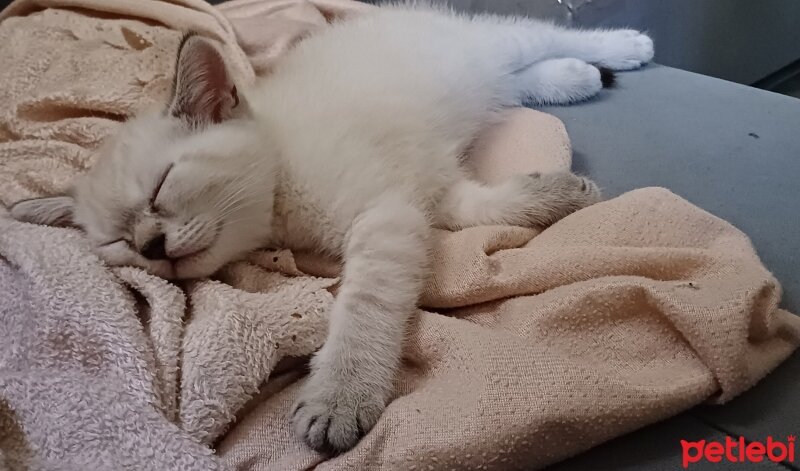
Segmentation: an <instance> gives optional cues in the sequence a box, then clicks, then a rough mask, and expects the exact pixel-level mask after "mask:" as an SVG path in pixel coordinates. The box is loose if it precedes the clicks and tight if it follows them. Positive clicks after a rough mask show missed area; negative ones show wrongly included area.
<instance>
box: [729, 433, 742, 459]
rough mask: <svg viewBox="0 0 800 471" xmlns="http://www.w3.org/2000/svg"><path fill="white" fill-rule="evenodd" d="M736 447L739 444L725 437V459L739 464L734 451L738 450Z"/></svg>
mask: <svg viewBox="0 0 800 471" xmlns="http://www.w3.org/2000/svg"><path fill="white" fill-rule="evenodd" d="M736 445H738V443H737V442H735V441H734V440H733V438H731V437H725V458H727V460H728V461H730V462H731V463H738V460H737V459H736V457H735V456H734V455H733V450H735V449H736ZM740 452H741V451H740Z"/></svg>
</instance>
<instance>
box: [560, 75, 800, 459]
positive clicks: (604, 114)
mask: <svg viewBox="0 0 800 471" xmlns="http://www.w3.org/2000/svg"><path fill="white" fill-rule="evenodd" d="M617 82H618V88H617V89H616V90H609V91H603V92H601V96H600V97H599V99H598V100H592V101H589V102H586V103H581V104H579V105H575V106H568V107H548V108H545V109H544V110H545V111H546V112H548V113H552V114H554V115H556V116H558V117H560V118H561V119H562V120H563V122H564V123H565V124H566V126H567V130H568V132H569V136H570V141H571V143H572V147H573V149H574V157H573V166H574V167H575V168H576V170H578V171H582V172H587V173H589V174H591V175H592V177H593V178H594V179H595V181H596V182H597V183H598V184H599V185H600V186H601V187H603V188H604V189H605V191H606V193H607V194H608V195H609V196H614V195H618V194H622V193H625V192H627V191H630V190H631V189H633V188H637V187H641V186H649V185H658V186H664V187H668V188H670V190H672V191H673V192H675V193H677V194H679V195H681V196H682V197H684V198H686V199H687V200H689V201H691V202H692V203H693V204H696V205H698V206H700V207H702V208H704V209H706V210H708V211H710V212H712V213H713V214H715V215H717V216H719V217H722V218H724V219H726V220H728V221H730V222H731V223H732V224H733V225H735V226H736V227H737V228H739V229H740V230H742V231H743V232H745V233H746V234H747V235H748V237H750V239H751V241H752V243H753V245H754V246H755V248H756V250H757V252H758V254H759V257H760V258H761V260H762V263H763V264H764V265H765V266H766V267H767V268H768V269H769V270H770V271H771V272H772V273H773V274H774V275H775V276H776V277H777V278H778V279H779V280H780V281H781V285H782V287H783V291H784V292H783V296H782V301H781V305H782V306H783V307H784V308H786V309H788V310H790V311H792V312H795V313H796V312H800V276H798V269H797V267H798V266H800V237H798V236H797V235H798V233H800V219H798V218H797V204H796V200H797V195H798V194H800V181H799V180H798V179H797V175H798V174H800V160H798V159H797V156H798V155H800V139H797V123H800V106H798V101H797V100H796V99H793V98H790V97H785V96H781V95H777V94H774V93H769V92H765V91H763V90H756V89H753V88H750V87H744V86H741V85H737V84H734V83H730V82H725V81H722V80H717V79H713V78H709V77H705V76H702V75H697V74H692V73H689V72H685V71H682V70H676V69H671V68H668V67H662V66H654V65H650V66H648V67H647V68H645V69H643V70H639V71H635V72H631V73H624V74H619V75H618V77H617ZM798 374H800V353H798V352H795V353H794V354H793V355H792V356H791V357H790V358H789V359H788V360H787V361H785V362H784V363H783V364H782V365H781V366H780V367H779V368H777V369H776V370H775V371H774V372H773V373H771V374H770V375H769V376H768V377H767V378H765V379H764V380H763V381H761V382H760V383H759V384H758V385H757V386H756V387H754V388H753V389H751V390H750V391H748V392H747V393H745V394H742V395H741V396H740V397H737V398H736V400H734V401H731V402H730V403H727V404H725V405H724V406H723V407H718V406H702V407H699V408H695V409H693V410H692V411H691V416H695V417H699V418H700V420H698V419H694V418H693V417H688V418H687V417H686V416H683V419H676V420H675V421H670V422H671V423H664V424H662V425H658V426H654V427H651V431H650V432H648V433H647V434H646V435H645V436H642V435H640V433H639V432H636V433H634V434H631V435H629V436H627V437H625V438H624V439H621V440H615V442H614V443H612V444H609V445H608V446H603V447H600V449H597V450H592V451H590V452H588V453H584V454H583V455H582V456H581V457H579V458H578V459H576V460H569V462H566V463H564V465H563V466H558V467H557V468H556V469H558V470H562V471H566V470H584V469H618V468H620V469H623V468H624V469H636V465H635V463H638V466H639V467H640V468H643V467H647V468H648V469H653V470H673V469H679V467H680V466H681V448H680V445H679V441H680V439H679V438H677V437H678V436H679V435H678V434H675V433H673V432H672V430H683V432H682V435H683V436H682V437H681V438H683V439H686V440H697V439H702V438H706V439H709V440H713V439H715V438H714V436H713V434H711V433H708V427H707V426H705V427H704V426H703V425H702V423H706V424H712V426H713V427H714V428H717V429H718V430H724V431H726V432H727V433H729V434H730V435H732V436H733V438H734V439H737V440H738V437H739V436H744V437H745V438H746V439H747V440H748V441H762V442H763V441H765V440H766V438H767V436H770V435H771V436H773V437H776V438H777V437H782V438H783V439H785V438H786V437H787V436H788V435H796V434H797V430H800V408H798V407H797V401H796V399H795V398H796V397H798V395H800V383H799V382H798V381H797V377H798ZM701 421H702V422H701ZM676 423H677V425H676ZM690 424H693V425H694V426H693V427H690V426H689V425H690ZM704 430H705V431H704ZM648 441H651V442H653V443H655V444H656V445H649V446H648V445H645V442H648ZM621 457H624V458H621ZM620 460H624V462H625V463H629V465H628V467H623V466H620V464H619V463H620ZM587 466H589V467H588V468H587ZM706 466H707V468H708V469H717V468H720V466H721V465H720V464H713V463H707V464H706ZM761 466H762V467H763V466H766V465H764V464H763V463H762V464H761ZM695 467H697V469H706V468H704V467H703V466H702V464H701V463H697V464H695V465H693V466H692V468H693V469H694V468H695Z"/></svg>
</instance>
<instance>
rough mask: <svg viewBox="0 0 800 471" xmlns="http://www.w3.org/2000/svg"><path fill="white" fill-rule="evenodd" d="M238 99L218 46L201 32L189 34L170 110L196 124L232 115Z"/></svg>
mask: <svg viewBox="0 0 800 471" xmlns="http://www.w3.org/2000/svg"><path fill="white" fill-rule="evenodd" d="M238 102H239V97H238V95H237V94H236V87H235V86H234V84H233V80H232V79H231V77H230V74H229V73H228V70H227V67H226V66H225V60H224V59H223V57H222V55H221V54H220V53H219V51H218V50H217V48H216V47H215V46H214V45H213V44H212V43H210V42H209V41H208V40H205V39H202V38H200V37H199V36H193V37H190V38H188V39H187V40H186V41H185V43H184V44H183V46H182V47H181V50H180V52H179V57H178V64H177V70H176V81H175V94H174V97H173V101H172V104H171V106H170V113H171V114H172V115H173V116H176V117H179V118H181V119H182V120H184V121H187V122H188V123H190V124H191V125H192V126H198V125H204V124H210V123H220V122H222V121H225V120H226V119H228V118H230V116H231V110H232V109H233V108H234V107H235V106H236V105H237V104H238Z"/></svg>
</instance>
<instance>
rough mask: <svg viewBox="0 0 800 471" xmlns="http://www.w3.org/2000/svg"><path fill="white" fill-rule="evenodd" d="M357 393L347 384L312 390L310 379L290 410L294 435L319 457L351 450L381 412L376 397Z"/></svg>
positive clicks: (379, 400)
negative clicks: (321, 454)
mask: <svg viewBox="0 0 800 471" xmlns="http://www.w3.org/2000/svg"><path fill="white" fill-rule="evenodd" d="M357 389H358V388H352V385H347V384H341V385H333V384H332V385H329V386H327V387H326V386H323V387H314V384H313V379H312V383H311V384H306V385H305V386H304V388H303V391H302V393H301V395H300V398H299V400H298V401H297V403H296V404H295V406H294V408H293V410H292V422H293V424H294V429H295V432H296V433H297V434H298V436H299V437H301V438H302V439H303V441H305V443H306V444H307V445H308V446H309V447H311V448H312V449H313V450H316V451H318V452H320V453H326V454H335V453H341V452H343V451H347V450H349V449H351V448H353V447H354V446H355V445H356V444H357V443H358V441H359V440H360V439H361V437H363V436H364V435H365V434H366V433H367V432H369V431H370V430H371V429H372V427H373V426H374V425H375V423H376V422H377V421H378V419H379V418H380V416H381V414H382V413H383V410H384V408H385V404H384V401H383V400H382V398H381V397H380V395H379V394H369V393H366V394H365V393H363V392H361V393H358V392H356V390H357Z"/></svg>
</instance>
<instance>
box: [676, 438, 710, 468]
mask: <svg viewBox="0 0 800 471" xmlns="http://www.w3.org/2000/svg"><path fill="white" fill-rule="evenodd" d="M705 446H706V441H705V440H699V441H696V442H689V441H686V440H681V448H682V449H683V468H684V469H686V468H688V467H689V463H697V462H698V461H700V458H702V457H703V448H704V447H705ZM692 449H694V450H696V453H695V455H694V456H692V455H690V454H689V452H690V451H691V450H692Z"/></svg>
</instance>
